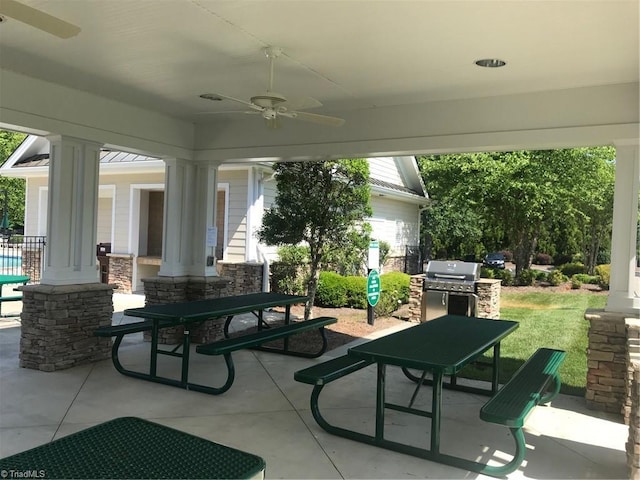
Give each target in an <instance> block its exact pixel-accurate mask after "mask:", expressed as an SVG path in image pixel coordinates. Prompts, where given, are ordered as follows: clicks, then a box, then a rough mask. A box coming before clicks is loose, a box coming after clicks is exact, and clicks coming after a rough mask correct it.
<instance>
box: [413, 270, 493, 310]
mask: <svg viewBox="0 0 640 480" xmlns="http://www.w3.org/2000/svg"><path fill="white" fill-rule="evenodd" d="M479 279H480V264H478V263H472V262H461V261H441V260H431V261H430V262H429V263H428V265H427V269H426V272H425V278H424V283H423V288H422V290H423V292H422V305H421V307H422V309H421V310H422V311H421V321H423V322H426V321H429V320H432V319H434V318H437V317H440V316H442V315H446V314H452V315H465V316H476V313H477V300H478V297H477V295H476V294H475V292H476V283H477V282H478V280H479Z"/></svg>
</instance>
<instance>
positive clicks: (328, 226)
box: [257, 159, 371, 319]
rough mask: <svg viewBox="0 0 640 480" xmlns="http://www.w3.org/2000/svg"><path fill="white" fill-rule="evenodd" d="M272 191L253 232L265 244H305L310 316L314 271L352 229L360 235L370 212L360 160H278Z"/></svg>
mask: <svg viewBox="0 0 640 480" xmlns="http://www.w3.org/2000/svg"><path fill="white" fill-rule="evenodd" d="M274 169H275V175H276V180H277V193H276V199H275V203H274V206H273V207H272V208H270V209H269V210H267V211H266V212H265V214H264V217H263V220H262V227H261V229H260V230H259V231H258V233H257V235H258V238H259V239H260V241H262V242H264V243H266V244H268V245H278V246H282V245H296V244H298V243H301V242H304V243H306V244H307V245H308V247H309V271H310V273H309V279H308V282H307V295H308V296H309V300H308V301H307V304H306V306H305V312H304V316H305V319H308V318H309V317H310V315H311V311H312V308H313V302H314V299H315V295H316V291H317V288H318V278H319V276H320V270H321V268H322V267H323V266H324V265H325V263H326V261H327V259H328V258H329V255H328V254H329V252H330V251H331V250H332V249H335V248H347V247H348V246H349V245H350V244H349V242H350V241H351V239H352V238H353V235H354V233H356V234H357V232H360V238H362V237H363V236H365V233H364V232H365V231H366V227H365V224H364V222H363V220H364V219H365V218H366V217H367V216H370V215H371V207H370V205H369V194H370V190H369V164H368V162H367V160H366V159H350V160H337V161H332V160H327V161H320V162H291V163H285V162H283V163H278V164H276V165H275V167H274Z"/></svg>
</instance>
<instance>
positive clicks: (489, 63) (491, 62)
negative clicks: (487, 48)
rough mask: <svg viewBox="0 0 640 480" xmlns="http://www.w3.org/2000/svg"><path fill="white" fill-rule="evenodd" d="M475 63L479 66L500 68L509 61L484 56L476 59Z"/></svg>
mask: <svg viewBox="0 0 640 480" xmlns="http://www.w3.org/2000/svg"><path fill="white" fill-rule="evenodd" d="M475 64H476V65H478V66H479V67H485V68H500V67H504V66H505V65H506V64H507V62H505V61H504V60H500V59H499V58H483V59H481V60H476V61H475Z"/></svg>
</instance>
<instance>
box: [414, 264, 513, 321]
mask: <svg viewBox="0 0 640 480" xmlns="http://www.w3.org/2000/svg"><path fill="white" fill-rule="evenodd" d="M423 281H424V275H412V276H411V279H410V283H409V290H410V293H409V304H408V310H409V321H412V322H420V318H421V316H422V312H421V309H422V307H421V304H422V284H423ZM500 286H501V281H500V280H495V279H488V278H481V279H480V280H479V281H478V283H477V285H476V294H477V295H478V305H477V315H478V317H481V318H500V290H501V289H500Z"/></svg>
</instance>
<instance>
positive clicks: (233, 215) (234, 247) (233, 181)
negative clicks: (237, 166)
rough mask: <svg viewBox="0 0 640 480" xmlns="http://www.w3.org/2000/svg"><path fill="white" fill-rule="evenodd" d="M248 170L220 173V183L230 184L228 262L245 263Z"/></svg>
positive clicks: (226, 256)
mask: <svg viewBox="0 0 640 480" xmlns="http://www.w3.org/2000/svg"><path fill="white" fill-rule="evenodd" d="M247 177H248V175H247V170H230V171H219V172H218V182H220V183H228V184H229V219H228V225H229V232H228V239H229V243H228V246H227V251H226V255H225V258H224V259H225V261H226V262H244V259H245V248H246V240H247V182H248V180H247Z"/></svg>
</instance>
